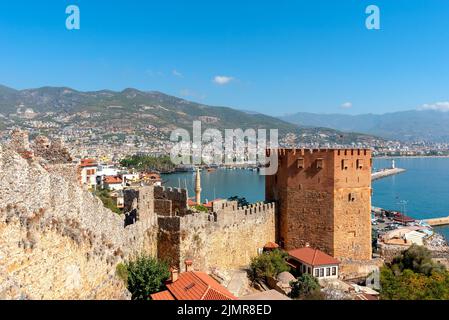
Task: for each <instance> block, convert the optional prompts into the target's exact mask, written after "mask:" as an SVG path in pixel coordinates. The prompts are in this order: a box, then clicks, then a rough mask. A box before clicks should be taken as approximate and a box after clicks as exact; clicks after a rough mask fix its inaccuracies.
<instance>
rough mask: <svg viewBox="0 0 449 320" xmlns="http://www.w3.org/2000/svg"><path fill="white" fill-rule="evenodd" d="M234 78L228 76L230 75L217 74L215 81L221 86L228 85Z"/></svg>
mask: <svg viewBox="0 0 449 320" xmlns="http://www.w3.org/2000/svg"><path fill="white" fill-rule="evenodd" d="M232 80H234V78H233V77H228V76H215V78H214V80H213V81H214V82H215V83H216V84H218V85H220V86H223V85H226V84H228V83H230V82H231V81H232Z"/></svg>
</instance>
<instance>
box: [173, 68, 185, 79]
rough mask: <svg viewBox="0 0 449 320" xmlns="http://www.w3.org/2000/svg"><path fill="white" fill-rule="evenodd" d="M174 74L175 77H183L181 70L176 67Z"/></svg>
mask: <svg viewBox="0 0 449 320" xmlns="http://www.w3.org/2000/svg"><path fill="white" fill-rule="evenodd" d="M172 74H173V75H174V76H175V77H178V78H182V77H183V75H182V73H181V72H179V71H178V70H176V69H175V70H173V71H172Z"/></svg>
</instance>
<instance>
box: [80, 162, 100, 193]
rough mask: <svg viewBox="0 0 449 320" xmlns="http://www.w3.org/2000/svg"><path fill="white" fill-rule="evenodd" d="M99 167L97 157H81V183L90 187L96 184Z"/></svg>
mask: <svg viewBox="0 0 449 320" xmlns="http://www.w3.org/2000/svg"><path fill="white" fill-rule="evenodd" d="M97 167H98V163H97V161H96V160H95V159H81V162H80V164H79V170H80V175H81V184H85V185H88V186H89V187H90V186H92V185H94V184H95V174H96V173H97Z"/></svg>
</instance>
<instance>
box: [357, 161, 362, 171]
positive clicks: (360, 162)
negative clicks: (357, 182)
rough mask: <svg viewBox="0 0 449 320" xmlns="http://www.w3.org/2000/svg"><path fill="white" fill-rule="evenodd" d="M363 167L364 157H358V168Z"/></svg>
mask: <svg viewBox="0 0 449 320" xmlns="http://www.w3.org/2000/svg"><path fill="white" fill-rule="evenodd" d="M362 168H363V159H358V160H357V169H362Z"/></svg>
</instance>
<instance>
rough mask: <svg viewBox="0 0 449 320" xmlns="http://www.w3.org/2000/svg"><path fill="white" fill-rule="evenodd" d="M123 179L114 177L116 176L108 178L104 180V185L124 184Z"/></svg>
mask: <svg viewBox="0 0 449 320" xmlns="http://www.w3.org/2000/svg"><path fill="white" fill-rule="evenodd" d="M122 182H123V181H122V179H121V178H120V177H114V176H107V177H105V178H104V183H107V184H117V183H122Z"/></svg>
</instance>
